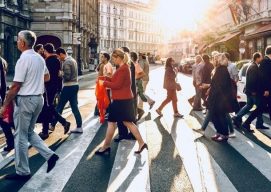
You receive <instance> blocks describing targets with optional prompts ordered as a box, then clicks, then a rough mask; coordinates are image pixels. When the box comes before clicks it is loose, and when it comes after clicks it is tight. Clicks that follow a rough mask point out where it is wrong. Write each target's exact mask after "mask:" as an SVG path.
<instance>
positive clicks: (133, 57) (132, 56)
mask: <svg viewBox="0 0 271 192" xmlns="http://www.w3.org/2000/svg"><path fill="white" fill-rule="evenodd" d="M130 56H131V59H132V60H133V61H136V60H137V59H138V55H137V53H136V52H131V53H130Z"/></svg>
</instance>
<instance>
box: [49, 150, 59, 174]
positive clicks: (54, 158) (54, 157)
mask: <svg viewBox="0 0 271 192" xmlns="http://www.w3.org/2000/svg"><path fill="white" fill-rule="evenodd" d="M58 159H59V157H58V156H57V155H56V154H53V155H52V156H51V157H50V159H49V160H48V161H47V164H48V166H47V173H49V172H50V171H51V170H52V169H53V168H54V167H55V165H56V162H57V160H58Z"/></svg>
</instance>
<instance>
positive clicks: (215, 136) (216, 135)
mask: <svg viewBox="0 0 271 192" xmlns="http://www.w3.org/2000/svg"><path fill="white" fill-rule="evenodd" d="M218 137H220V135H219V134H215V135H214V136H212V137H211V139H213V140H214V139H216V138H218Z"/></svg>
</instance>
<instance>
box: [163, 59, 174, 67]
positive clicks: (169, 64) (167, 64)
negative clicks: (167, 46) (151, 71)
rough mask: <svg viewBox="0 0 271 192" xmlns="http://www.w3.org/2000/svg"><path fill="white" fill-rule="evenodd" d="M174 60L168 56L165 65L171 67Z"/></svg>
mask: <svg viewBox="0 0 271 192" xmlns="http://www.w3.org/2000/svg"><path fill="white" fill-rule="evenodd" d="M172 61H174V60H173V58H172V57H169V58H167V61H166V65H165V67H166V68H167V67H171V62H172Z"/></svg>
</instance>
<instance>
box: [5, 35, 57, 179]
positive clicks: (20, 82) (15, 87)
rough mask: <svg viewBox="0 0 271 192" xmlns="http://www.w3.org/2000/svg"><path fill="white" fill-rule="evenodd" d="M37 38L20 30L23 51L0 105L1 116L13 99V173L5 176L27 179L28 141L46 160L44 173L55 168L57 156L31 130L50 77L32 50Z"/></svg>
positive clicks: (19, 44) (42, 62)
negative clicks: (14, 171) (46, 165)
mask: <svg viewBox="0 0 271 192" xmlns="http://www.w3.org/2000/svg"><path fill="white" fill-rule="evenodd" d="M36 39H37V38H36V34H35V33H34V32H32V31H21V32H19V34H18V40H17V47H18V49H19V50H20V51H21V52H22V54H21V56H20V58H19V60H18V61H17V63H16V66H15V75H14V80H13V84H12V86H11V88H10V90H9V91H8V94H7V98H6V100H5V102H4V104H3V107H2V108H1V109H0V116H2V115H3V111H5V108H6V107H7V106H8V105H9V104H10V102H12V101H13V100H14V99H15V100H16V105H15V109H14V124H15V169H16V173H15V174H11V175H7V176H6V177H5V178H6V179H12V180H28V179H29V178H30V177H31V173H30V168H29V162H28V142H29V143H30V144H31V145H32V146H33V147H35V148H36V149H37V150H38V151H39V153H40V154H41V155H42V156H43V157H44V158H45V159H46V160H47V163H48V167H47V173H48V172H50V171H51V170H52V169H53V168H54V166H55V164H56V161H57V160H58V159H59V157H58V156H57V155H56V154H55V153H54V152H53V151H52V150H51V149H49V148H48V147H47V146H46V145H45V144H44V142H43V141H42V139H41V138H40V137H39V136H38V135H37V134H36V133H35V132H34V128H35V123H36V120H37V118H38V115H39V113H40V112H41V110H42V106H43V97H42V95H43V93H44V81H48V80H49V79H50V75H49V72H48V69H47V68H46V65H45V61H44V59H43V58H42V57H41V56H40V55H39V54H37V53H36V52H35V51H34V50H33V46H34V44H35V42H36Z"/></svg>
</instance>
